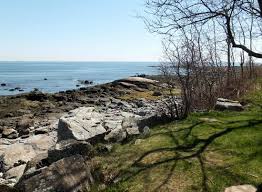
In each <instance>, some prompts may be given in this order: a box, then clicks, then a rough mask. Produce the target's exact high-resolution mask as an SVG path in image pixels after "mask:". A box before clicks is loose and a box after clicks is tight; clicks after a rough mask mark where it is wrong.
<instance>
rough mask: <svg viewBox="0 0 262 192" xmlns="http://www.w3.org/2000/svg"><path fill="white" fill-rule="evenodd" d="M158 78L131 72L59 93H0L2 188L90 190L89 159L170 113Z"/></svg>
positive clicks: (146, 129)
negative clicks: (91, 85) (138, 75)
mask: <svg viewBox="0 0 262 192" xmlns="http://www.w3.org/2000/svg"><path fill="white" fill-rule="evenodd" d="M161 88H163V85H162V84H161V83H159V82H158V81H156V80H152V79H148V78H142V77H129V78H126V79H121V80H117V81H114V82H111V83H107V84H103V85H97V86H93V87H86V88H80V89H79V90H68V91H65V92H60V93H55V94H45V93H41V92H38V91H34V92H30V93H25V94H20V95H16V96H3V97H1V98H0V119H1V120H0V131H1V137H2V138H1V143H0V166H1V169H0V191H17V190H19V191H25V192H33V191H88V190H89V189H91V188H92V185H93V184H94V183H96V182H98V180H99V178H98V175H99V174H100V173H99V172H98V171H97V170H95V167H94V166H93V165H92V163H91V161H90V160H91V159H92V157H94V156H95V155H96V154H100V153H104V152H110V150H111V148H112V144H114V143H123V142H126V141H127V140H129V139H131V138H133V137H135V136H137V135H145V136H146V135H147V134H149V132H150V127H151V126H152V125H154V124H156V123H159V122H161V121H165V120H166V119H167V113H166V111H165V107H164V104H163V99H164V96H162V94H160V92H159V90H160V89H161Z"/></svg>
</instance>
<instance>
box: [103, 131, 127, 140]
mask: <svg viewBox="0 0 262 192" xmlns="http://www.w3.org/2000/svg"><path fill="white" fill-rule="evenodd" d="M126 137H127V133H126V131H125V130H124V129H122V128H118V129H114V130H112V131H111V132H110V133H108V134H107V135H106V136H105V137H104V139H105V140H106V141H109V142H122V141H124V140H125V139H126Z"/></svg>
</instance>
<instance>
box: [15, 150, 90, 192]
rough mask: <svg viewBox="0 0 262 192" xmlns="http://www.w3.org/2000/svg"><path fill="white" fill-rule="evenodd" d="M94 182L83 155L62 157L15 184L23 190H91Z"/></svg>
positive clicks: (33, 191)
mask: <svg viewBox="0 0 262 192" xmlns="http://www.w3.org/2000/svg"><path fill="white" fill-rule="evenodd" d="M92 183H93V177H92V175H91V171H90V166H89V165H88V164H86V162H85V160H84V158H83V157H82V156H81V155H76V156H71V157H67V158H64V159H61V160H59V161H57V162H55V163H53V164H51V165H50V166H48V167H45V168H42V169H39V170H37V171H36V172H35V173H34V174H32V175H31V176H29V177H27V178H23V177H22V178H21V180H20V181H19V182H18V183H17V184H16V185H15V187H16V188H17V189H19V190H20V191H22V192H36V191H46V192H52V191H67V192H77V191H89V190H90V186H91V184H92Z"/></svg>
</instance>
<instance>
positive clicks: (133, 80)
mask: <svg viewBox="0 0 262 192" xmlns="http://www.w3.org/2000/svg"><path fill="white" fill-rule="evenodd" d="M118 81H120V82H129V83H134V84H137V83H148V84H155V83H157V82H158V81H156V80H152V79H147V78H143V77H128V78H125V79H121V80H118Z"/></svg>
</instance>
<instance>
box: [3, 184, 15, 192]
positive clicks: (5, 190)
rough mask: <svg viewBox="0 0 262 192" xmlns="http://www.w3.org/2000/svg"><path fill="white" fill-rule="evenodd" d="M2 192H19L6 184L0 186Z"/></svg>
mask: <svg viewBox="0 0 262 192" xmlns="http://www.w3.org/2000/svg"><path fill="white" fill-rule="evenodd" d="M0 191H2V192H19V191H18V190H17V189H15V188H13V187H11V186H9V185H6V184H0Z"/></svg>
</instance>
